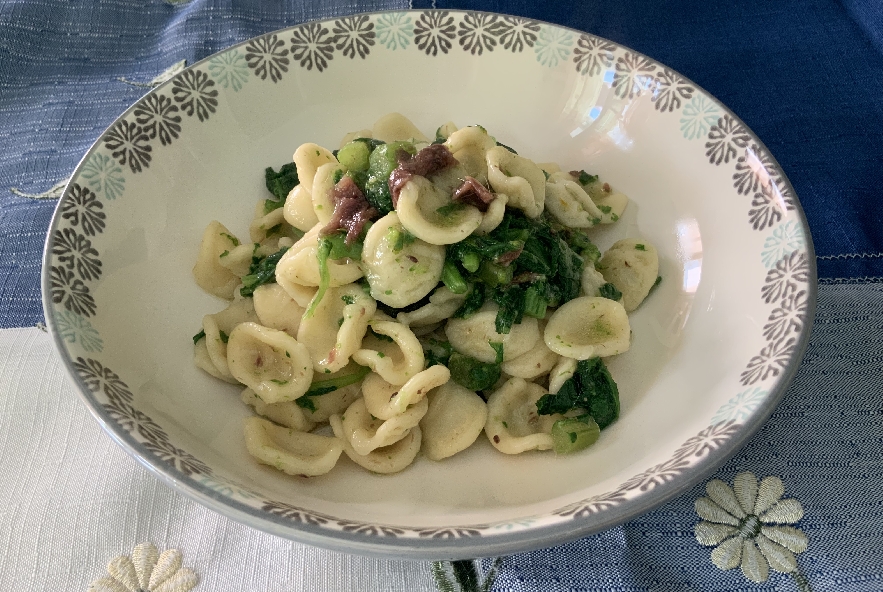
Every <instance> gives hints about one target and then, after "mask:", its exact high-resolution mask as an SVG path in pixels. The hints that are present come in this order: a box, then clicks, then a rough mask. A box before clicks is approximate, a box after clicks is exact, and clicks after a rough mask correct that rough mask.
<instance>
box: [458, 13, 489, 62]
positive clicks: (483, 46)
mask: <svg viewBox="0 0 883 592" xmlns="http://www.w3.org/2000/svg"><path fill="white" fill-rule="evenodd" d="M496 21H497V16H496V15H493V14H486V13H480V12H467V13H466V14H465V15H463V20H462V21H460V30H459V31H458V32H457V36H458V37H459V40H460V47H462V48H463V51H468V52H469V53H471V54H472V55H481V54H482V53H484V50H488V51H493V50H494V48H495V47H496V46H497V40H496V38H495V37H494V33H493V32H492V31H493V30H494V24H495V23H496Z"/></svg>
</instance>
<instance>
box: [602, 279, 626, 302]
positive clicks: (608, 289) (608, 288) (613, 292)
mask: <svg viewBox="0 0 883 592" xmlns="http://www.w3.org/2000/svg"><path fill="white" fill-rule="evenodd" d="M598 292H600V293H601V298H607V299H609V300H616V301H617V302H619V301H620V300H621V299H622V292H620V291H619V290H617V289H616V286H614V285H613V284H611V283H610V282H607V283H606V284H604V285H602V286H601V287H600V288H598Z"/></svg>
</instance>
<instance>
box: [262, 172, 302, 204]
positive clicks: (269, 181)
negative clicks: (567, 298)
mask: <svg viewBox="0 0 883 592" xmlns="http://www.w3.org/2000/svg"><path fill="white" fill-rule="evenodd" d="M264 183H265V184H266V185H267V190H268V191H269V192H270V193H272V194H273V195H275V196H276V199H277V200H279V201H281V202H283V203H284V202H285V198H286V197H288V194H289V193H290V192H291V190H292V189H294V187H295V186H296V185H297V184H298V183H299V180H298V178H297V165H295V164H294V163H293V162H289V163H287V164H284V165H282V167H281V168H280V169H279V172H278V173H277V172H276V171H274V170H273V169H272V168H270V167H267V168H266V170H264ZM264 207H266V205H265V206H264ZM268 213H269V212H268Z"/></svg>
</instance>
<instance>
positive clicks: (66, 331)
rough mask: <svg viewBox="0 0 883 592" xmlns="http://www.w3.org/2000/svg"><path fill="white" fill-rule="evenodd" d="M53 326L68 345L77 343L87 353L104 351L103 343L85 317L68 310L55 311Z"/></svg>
mask: <svg viewBox="0 0 883 592" xmlns="http://www.w3.org/2000/svg"><path fill="white" fill-rule="evenodd" d="M55 324H56V325H57V326H58V334H59V335H61V338H62V339H64V340H65V341H67V342H68V343H77V341H79V342H80V347H82V348H83V349H84V350H85V351H87V352H101V350H103V349H104V341H103V340H102V339H101V336H100V335H99V334H98V331H96V330H95V329H94V328H93V327H92V324H91V323H90V322H89V321H88V320H86V318H85V317H83V316H80V315H78V314H76V313H74V312H71V311H69V310H59V311H56V317H55Z"/></svg>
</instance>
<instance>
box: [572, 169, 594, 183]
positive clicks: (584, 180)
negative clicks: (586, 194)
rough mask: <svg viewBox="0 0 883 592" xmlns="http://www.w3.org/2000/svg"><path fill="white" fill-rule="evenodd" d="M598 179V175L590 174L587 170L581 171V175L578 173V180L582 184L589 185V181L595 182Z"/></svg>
mask: <svg viewBox="0 0 883 592" xmlns="http://www.w3.org/2000/svg"><path fill="white" fill-rule="evenodd" d="M597 180H598V175H590V174H589V173H587V172H585V171H580V172H579V175H577V181H579V184H580V185H588V184H589V183H594V182H595V181H597Z"/></svg>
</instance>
